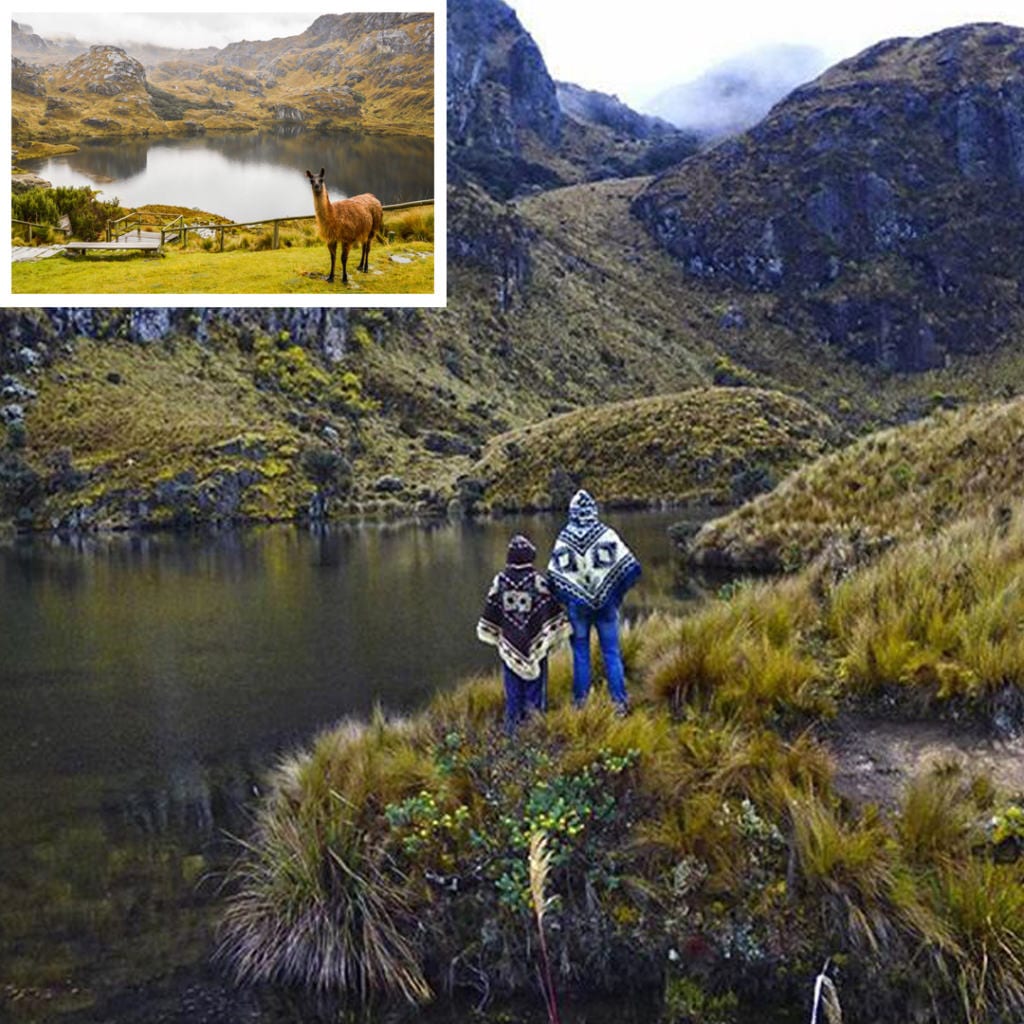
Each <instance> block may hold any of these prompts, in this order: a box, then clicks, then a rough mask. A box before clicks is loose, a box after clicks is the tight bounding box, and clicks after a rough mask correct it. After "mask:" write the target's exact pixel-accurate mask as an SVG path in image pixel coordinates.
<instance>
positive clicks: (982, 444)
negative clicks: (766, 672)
mask: <svg viewBox="0 0 1024 1024" xmlns="http://www.w3.org/2000/svg"><path fill="white" fill-rule="evenodd" d="M1022 433H1024V400H1022V399H1013V400H1011V401H1009V402H999V403H991V404H987V405H980V406H970V407H966V408H964V409H960V410H957V411H952V412H951V411H940V412H938V413H936V414H935V415H933V416H930V417H928V418H927V419H923V420H920V421H918V422H915V423H911V424H909V425H907V426H902V427H896V428H891V429H888V430H884V431H882V432H880V433H876V434H872V435H871V436H869V437H866V438H864V439H863V440H861V441H858V442H857V443H855V444H853V445H851V446H849V447H847V448H844V449H842V450H840V451H837V452H834V453H832V454H831V455H827V456H825V457H824V458H822V459H820V460H818V461H816V462H813V463H811V464H810V465H807V466H804V467H803V468H801V469H798V470H796V471H795V472H794V473H793V474H792V475H791V476H789V477H788V478H787V479H785V480H783V481H782V483H781V484H779V486H778V487H777V488H776V489H775V490H774V491H772V492H771V493H770V494H766V495H763V496H761V497H759V498H757V499H755V500H754V501H752V502H750V503H749V504H747V505H745V506H743V507H742V508H740V509H738V510H737V511H735V512H732V513H730V514H729V515H727V516H725V517H723V518H721V519H717V520H714V521H713V522H711V523H708V524H706V525H705V526H704V527H703V528H702V529H701V531H700V532H699V533H698V534H697V536H696V538H695V539H694V541H693V544H692V547H691V556H692V557H693V559H694V560H695V561H697V562H702V563H716V564H721V563H728V564H732V565H750V566H754V567H758V568H770V569H783V568H786V569H792V568H797V567H799V566H801V565H805V564H807V563H808V562H810V561H812V560H813V559H814V558H815V557H816V556H817V555H818V554H820V553H821V552H822V551H823V550H824V549H825V548H826V546H827V545H828V544H829V543H830V542H832V543H835V542H837V541H838V542H844V543H847V544H852V545H853V546H854V547H855V548H856V549H858V550H860V551H871V550H872V549H873V548H876V547H878V546H884V545H885V544H887V543H890V542H891V541H893V540H895V541H901V540H906V539H913V538H916V537H920V536H924V535H928V534H932V533H935V532H936V531H938V530H940V529H943V528H944V527H946V526H949V525H951V524H952V523H954V522H956V521H958V520H960V519H963V518H968V517H971V516H976V515H979V514H981V513H982V512H984V511H986V510H988V509H991V508H996V507H1009V506H1011V505H1012V504H1013V503H1014V502H1015V501H1020V500H1021V498H1024V483H1022V481H1024V445H1022V444H1021V440H1020V439H1021V436H1022Z"/></svg>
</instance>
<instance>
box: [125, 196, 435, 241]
mask: <svg viewBox="0 0 1024 1024" xmlns="http://www.w3.org/2000/svg"><path fill="white" fill-rule="evenodd" d="M433 205H434V200H433V199H415V200H413V201H412V202H411V203H389V204H388V205H387V206H385V207H384V210H385V211H390V210H408V209H411V208H413V207H415V206H433ZM315 219H316V215H315V214H312V213H303V214H300V215H299V216H297V217H267V218H264V219H263V220H248V221H239V222H237V223H234V222H233V223H228V224H197V223H189V222H187V221H186V220H185V218H184V215H179V216H178V217H175V218H174V220H172V221H169V222H168V223H166V224H155V223H152V222H149V221H143V220H142V219H141V218H140V217H139V216H138V215H137V214H131V213H129V214H127V215H125V216H124V217H119V218H118V219H117V220H112V221H107V241H108V242H109V241H111V239H112V237H113V234H114V231H115V229H116V226H117V225H118V224H124V223H125V222H130V223H129V224H128V225H127V226H126V227H125V228H124V230H123V231H121V232H118V233H119V234H127V233H128V232H129V231H135V230H142V229H144V228H152V229H153V230H158V231H160V244H161V245H163V243H164V239H165V237H166V236H167V235H169V234H174V233H177V235H178V238H179V240H180V241H181V245H182V248H184V247H185V246H186V245H188V235H189V232H190V231H214V232H216V233H217V236H218V242H219V245H218V249H219V251H220V252H223V251H224V232H225V231H234V230H237V229H238V228H259V227H266V226H267V225H273V233H272V241H271V246H270V247H271V248H272V249H280V248H281V225H282V224H286V223H290V222H292V221H302V220H315Z"/></svg>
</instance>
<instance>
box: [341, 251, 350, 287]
mask: <svg viewBox="0 0 1024 1024" xmlns="http://www.w3.org/2000/svg"><path fill="white" fill-rule="evenodd" d="M347 263H348V242H343V243H342V246H341V283H342V284H348V271H347V270H346V269H345V267H346V264H347Z"/></svg>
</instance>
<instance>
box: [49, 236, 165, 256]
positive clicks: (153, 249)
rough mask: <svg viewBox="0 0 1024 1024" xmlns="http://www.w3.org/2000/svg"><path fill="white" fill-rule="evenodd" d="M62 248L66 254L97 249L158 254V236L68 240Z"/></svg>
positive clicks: (101, 250) (150, 254)
mask: <svg viewBox="0 0 1024 1024" xmlns="http://www.w3.org/2000/svg"><path fill="white" fill-rule="evenodd" d="M64 248H65V250H66V251H67V253H68V255H72V254H74V253H80V254H82V255H84V254H85V253H87V252H94V251H96V250H99V251H100V252H134V251H140V252H144V253H146V255H149V256H158V255H159V254H160V237H159V236H157V237H156V238H139V239H125V240H123V241H117V242H68V243H67V244H66V245H65V246H64Z"/></svg>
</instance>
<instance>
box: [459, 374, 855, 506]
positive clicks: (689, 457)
mask: <svg viewBox="0 0 1024 1024" xmlns="http://www.w3.org/2000/svg"><path fill="white" fill-rule="evenodd" d="M834 434H835V430H834V428H833V426H832V424H831V423H830V421H829V420H828V418H827V417H826V416H824V415H822V414H821V413H819V412H817V411H816V410H815V409H814V408H813V407H812V406H810V405H808V404H807V403H806V402H801V401H799V400H797V399H794V398H790V397H788V396H786V395H782V394H779V393H777V392H768V391H761V390H758V389H753V388H700V389H694V390H691V391H684V392H681V393H679V394H675V395H662V396H658V397H655V398H641V399H636V400H634V401H630V402H617V403H613V404H609V405H599V406H594V407H592V408H589V409H582V410H579V411H577V412H572V413H567V414H565V415H562V416H558V417H555V418H553V419H550V420H547V421H545V422H542V423H538V424H534V425H531V426H528V427H524V428H521V429H519V430H514V431H511V432H509V433H506V434H502V435H500V436H498V437H496V438H494V439H493V440H492V441H490V442H489V443H488V445H487V448H486V450H485V452H484V456H483V458H482V460H481V461H480V462H479V463H478V464H477V465H476V466H474V467H473V470H472V473H473V475H474V476H476V477H479V478H480V479H482V480H484V481H486V482H487V491H486V495H485V502H486V503H487V504H489V505H491V506H493V507H497V508H503V509H512V508H548V507H554V506H560V505H562V504H564V502H565V500H566V498H567V497H568V495H567V494H565V493H562V492H564V491H566V490H567V489H568V490H569V491H570V492H571V490H573V489H575V488H576V487H587V488H589V489H590V490H591V491H593V492H594V493H595V494H599V495H600V496H601V498H602V500H604V501H611V502H613V503H619V504H650V503H656V502H662V501H675V502H683V501H692V500H697V499H704V500H711V501H719V502H734V501H737V500H741V499H742V498H744V497H747V496H748V495H749V494H750V493H756V491H757V490H761V489H765V488H770V487H772V486H774V484H775V482H776V479H777V478H778V477H781V476H784V475H785V474H786V473H787V472H788V471H789V470H790V469H792V468H793V467H794V466H796V465H800V464H802V463H804V462H807V461H809V460H811V459H814V458H815V457H817V456H818V455H820V454H821V453H822V452H823V451H825V450H827V448H828V446H829V440H830V438H831V437H832V436H834ZM560 478H565V479H564V482H560Z"/></svg>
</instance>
